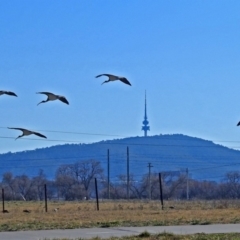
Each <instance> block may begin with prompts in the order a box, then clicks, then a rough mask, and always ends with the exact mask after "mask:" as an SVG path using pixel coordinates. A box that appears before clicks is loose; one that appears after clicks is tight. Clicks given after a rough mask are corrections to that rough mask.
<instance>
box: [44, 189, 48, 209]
mask: <svg viewBox="0 0 240 240" xmlns="http://www.w3.org/2000/svg"><path fill="white" fill-rule="evenodd" d="M44 193H45V212H47V211H48V207H47V184H44Z"/></svg>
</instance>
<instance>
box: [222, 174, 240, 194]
mask: <svg viewBox="0 0 240 240" xmlns="http://www.w3.org/2000/svg"><path fill="white" fill-rule="evenodd" d="M224 180H225V189H227V191H225V193H226V196H225V197H226V198H240V172H239V171H232V172H228V173H226V175H225V179H224Z"/></svg>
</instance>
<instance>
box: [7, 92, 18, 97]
mask: <svg viewBox="0 0 240 240" xmlns="http://www.w3.org/2000/svg"><path fill="white" fill-rule="evenodd" d="M4 93H5V94H7V95H10V96H15V97H17V95H16V93H14V92H10V91H5V92H4Z"/></svg>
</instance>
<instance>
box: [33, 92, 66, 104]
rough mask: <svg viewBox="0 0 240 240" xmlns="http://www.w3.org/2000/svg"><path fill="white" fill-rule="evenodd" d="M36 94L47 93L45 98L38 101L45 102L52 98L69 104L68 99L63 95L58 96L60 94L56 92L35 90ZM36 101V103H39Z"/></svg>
mask: <svg viewBox="0 0 240 240" xmlns="http://www.w3.org/2000/svg"><path fill="white" fill-rule="evenodd" d="M37 93H38V94H45V95H47V97H48V98H47V100H45V101H44V100H43V101H41V102H40V103H45V102H48V101H54V100H60V101H62V102H64V103H66V104H69V102H68V100H67V99H66V98H65V97H64V96H60V95H56V94H53V93H50V92H37ZM40 103H38V105H39V104H40Z"/></svg>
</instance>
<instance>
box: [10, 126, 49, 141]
mask: <svg viewBox="0 0 240 240" xmlns="http://www.w3.org/2000/svg"><path fill="white" fill-rule="evenodd" d="M9 129H15V130H20V131H22V135H19V136H18V137H17V138H16V139H18V138H20V137H23V136H28V135H31V134H35V135H36V136H39V137H42V138H47V137H46V136H44V135H42V134H41V133H38V132H34V131H31V130H28V129H25V128H10V127H9ZM16 139H15V140H16Z"/></svg>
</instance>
